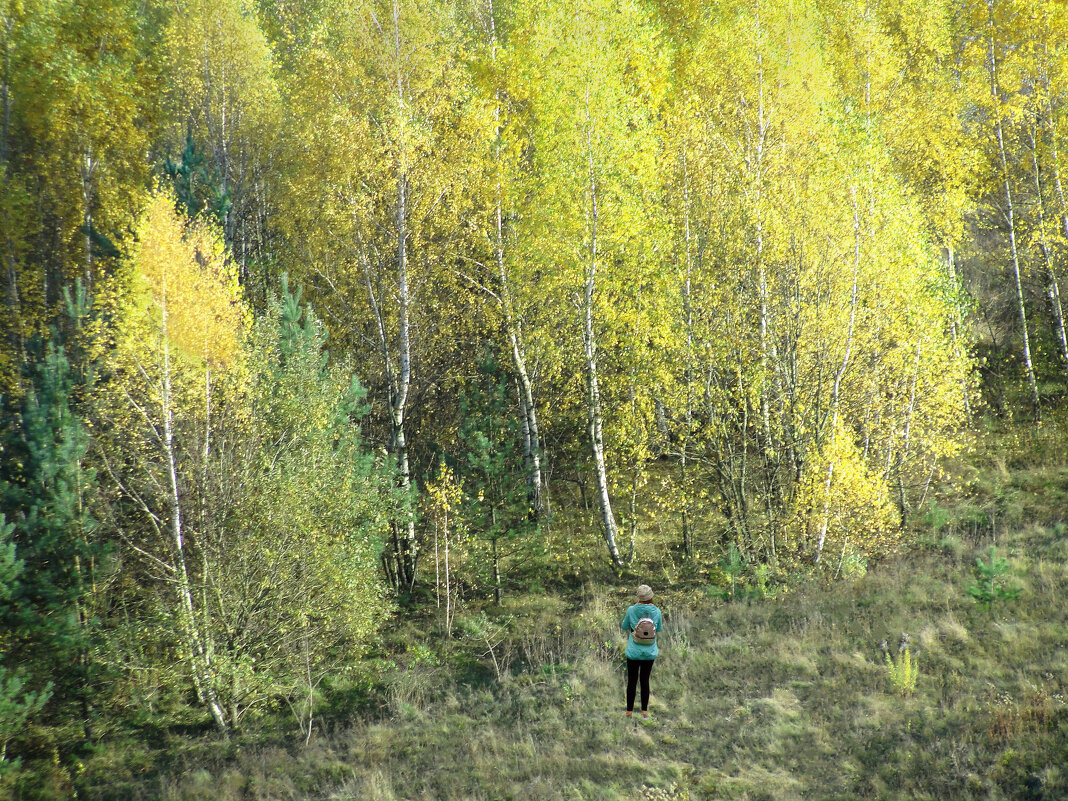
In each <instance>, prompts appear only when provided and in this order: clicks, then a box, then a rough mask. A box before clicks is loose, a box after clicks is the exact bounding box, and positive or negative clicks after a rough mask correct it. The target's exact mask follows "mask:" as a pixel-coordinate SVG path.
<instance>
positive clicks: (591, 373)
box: [582, 83, 623, 567]
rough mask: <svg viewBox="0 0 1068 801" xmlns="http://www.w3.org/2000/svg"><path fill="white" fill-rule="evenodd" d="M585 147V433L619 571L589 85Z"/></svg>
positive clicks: (606, 534) (608, 541)
mask: <svg viewBox="0 0 1068 801" xmlns="http://www.w3.org/2000/svg"><path fill="white" fill-rule="evenodd" d="M586 146H587V154H588V157H589V193H590V200H589V204H590V205H589V217H588V231H589V237H590V240H589V260H588V262H587V264H586V282H585V287H584V290H583V294H582V312H583V315H582V344H583V350H584V352H585V357H586V430H587V434H588V436H589V438H590V452H591V455H592V457H593V466H594V477H595V479H596V482H597V501H598V504H599V505H600V509H601V523H602V526H603V534H604V540H605V544H606V545H607V546H608V555H609V557H610V558H611V560H612V563H613V564H614V565H616V566H617V567H622V566H623V557H622V556H621V555H620V553H619V546H618V545H617V542H616V541H617V538H618V536H619V528H618V527H617V525H616V518H615V515H614V514H613V513H612V500H611V498H610V497H609V492H608V487H609V484H608V471H607V469H606V467H605V461H604V432H603V426H602V420H601V392H600V387H599V386H598V380H597V340H596V336H595V332H594V325H593V299H594V294H595V292H596V289H597V255H598V254H597V245H598V242H597V224H598V211H597V176H596V171H595V169H594V160H593V122H592V120H591V118H590V88H589V83H587V85H586Z"/></svg>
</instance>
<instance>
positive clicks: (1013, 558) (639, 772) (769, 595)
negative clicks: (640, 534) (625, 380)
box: [16, 420, 1068, 801]
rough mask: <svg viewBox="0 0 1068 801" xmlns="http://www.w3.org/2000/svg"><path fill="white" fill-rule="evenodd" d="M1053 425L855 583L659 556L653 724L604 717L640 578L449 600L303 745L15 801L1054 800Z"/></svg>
mask: <svg viewBox="0 0 1068 801" xmlns="http://www.w3.org/2000/svg"><path fill="white" fill-rule="evenodd" d="M1063 426H1064V423H1063V421H1057V420H1053V421H1047V422H1046V424H1045V425H1044V426H1043V427H1041V428H1035V427H1033V426H1026V427H1025V426H1015V425H1007V424H1004V423H1002V424H997V425H996V426H993V427H992V428H991V430H988V431H986V432H984V433H982V434H980V435H978V442H977V444H976V446H975V447H974V448H973V450H972V452H971V454H970V456H969V458H968V459H966V460H962V461H961V462H960V463H959V464H957V465H955V466H953V468H952V469H951V471H950V472H951V474H952V475H951V476H950V477H949V478H947V480H946V481H945V482H944V483H943V484H942V485H941V486H940V487H938V488H937V492H933V493H932V499H931V500H929V502H928V505H927V507H926V508H925V509H924V510H920V511H918V512H917V513H916V516H915V519H914V521H913V523H914V526H915V527H916V532H917V537H918V539H917V541H916V544H915V545H913V546H911V547H909V548H908V549H906V550H904V551H903V552H901V553H899V554H897V555H895V556H893V557H891V558H889V559H887V560H884V561H883V562H881V563H879V564H875V565H872V566H870V568H868V569H867V570H864V569H863V568H861V569H860V570H859V571H855V572H854V574H853V576H852V577H851V578H844V579H840V580H838V581H836V582H833V583H822V582H817V581H815V580H808V581H797V580H795V581H794V583H792V584H790V583H787V584H782V585H771V586H767V585H762V584H761V582H760V581H758V580H757V576H755V575H754V573H753V571H748V570H746V571H744V572H743V574H742V575H734V574H733V573H732V568H731V564H730V561H729V560H728V559H724V561H723V562H722V568H721V569H720V570H717V571H712V573H711V574H707V573H705V574H702V573H699V572H697V571H688V570H687V568H686V566H685V565H684V564H682V565H680V564H679V563H678V562H677V561H673V560H672V559H671V558H670V556H669V552H668V550H667V549H666V547H665V550H664V554H665V558H664V564H661V565H659V566H658V567H657V568H650V569H649V571H648V575H649V578H648V580H649V581H650V583H652V584H654V586H655V587H656V588H657V590H658V596H657V602H658V603H659V604H660V606H661V608H662V609H663V610H664V612H665V630H664V633H663V635H662V644H661V649H662V655H661V658H660V659H659V660H658V662H657V664H656V667H655V669H654V672H653V682H652V684H653V699H652V703H651V718H650V720H648V721H639V720H636V719H635V720H627V719H626V718H625V717H624V715H623V675H624V669H625V668H624V662H623V658H622V650H621V648H622V640H621V638H620V636H619V634H618V630H617V626H618V619H619V618H620V617H621V615H622V612H623V609H624V608H625V606H626V605H627V603H629V596H630V592H631V589H632V588H631V585H632V584H635V583H636V582H637V581H638V580H639V579H640V578H642V577H643V576H645V575H646V574H644V573H643V574H641V575H639V574H638V573H637V572H635V573H633V575H631V574H624V575H623V576H621V577H620V578H619V579H616V580H613V581H601V582H592V581H586V582H585V583H582V584H580V585H576V586H574V587H573V588H571V589H570V590H568V589H567V588H566V587H565V586H552V587H550V588H549V589H541V590H540V591H539V590H538V589H537V588H535V589H534V590H528V591H526V592H513V593H511V594H508V595H506V596H505V598H504V601H503V603H502V605H501V606H500V607H492V606H486V607H482V608H479V607H478V605H476V604H473V603H472V604H469V605H468V607H467V608H465V609H463V610H461V612H460V614H459V615H458V617H457V620H456V625H455V629H454V632H453V636H452V637H451V638H446V637H444V636H440V635H438V634H430V635H427V632H428V631H434V621H433V620H426V619H420V620H416V619H410V618H405V617H404V616H403V615H402V616H401V618H400V619H399V620H398V621H396V622H392V623H390V624H389V626H390V628H391V631H390V633H389V635H388V637H387V640H388V641H389V645H388V646H387V648H386V649H385V650H384V651H382V652H380V653H378V654H377V658H376V660H375V661H374V664H375V669H374V670H375V674H376V676H375V678H374V679H367V678H366V677H365V678H364V679H363V680H362V682H356V683H354V684H353V685H352V686H351V687H349V688H348V690H347V694H346V692H343V691H342V690H343V689H344V685H343V683H341V684H339V685H338V686H336V687H335V688H334V691H333V695H332V700H331V703H330V708H325V709H322V710H321V727H320V729H319V730H318V731H317V732H316V733H315V735H314V736H313V737H312V739H311V741H310V742H309V743H308V744H307V745H305V744H304V743H303V742H302V741H301V738H292V739H286V738H281V737H278V736H277V734H271V733H270V731H269V729H266V728H260V729H259V730H257V731H255V732H251V731H250V732H247V733H246V734H244V735H242V736H238V737H235V738H234V739H233V740H232V741H230V742H229V743H224V742H223V741H221V740H219V739H218V738H217V737H216V736H215V735H213V734H197V733H196V730H195V728H188V727H186V728H183V727H182V726H181V725H177V722H176V721H171V725H166V724H164V723H159V724H158V726H157V728H156V729H155V730H154V734H152V735H151V736H149V735H148V733H147V732H138V733H127V734H126V735H124V736H116V737H114V738H113V739H112V740H111V741H110V742H107V743H104V744H101V746H100V747H99V748H98V749H97V751H96V752H95V753H93V754H90V755H88V756H87V758H86V759H85V760H84V762H83V765H82V768H81V770H80V772H79V774H78V775H77V776H70V775H66V776H59V775H58V774H57V775H53V776H52V780H51V783H50V781H49V778H48V771H47V770H46V769H43V768H44V766H43V765H42V766H39V769H38V771H37V772H36V774H35V778H34V779H33V781H29V780H26V781H24V782H23V783H22V784H21V785H19V786H17V787H16V791H17V793H16V796H17V797H19V798H27V799H28V798H44V797H61V796H58V795H52V793H58V792H60V791H61V789H62V788H63V787H64V786H67V787H70V788H71V789H76V790H77V792H78V797H80V798H87V799H90V798H91V799H119V798H122V799H149V798H160V799H168V800H169V801H193V800H194V799H213V801H214V800H216V799H217V800H218V801H246V800H248V801H251V800H252V799H255V800H256V801H268V800H270V801H275V800H276V799H278V800H281V799H339V800H340V799H357V798H358V799H369V800H372V801H373V800H375V799H381V800H382V801H392V799H417V798H435V799H504V798H514V799H632V798H645V799H650V801H653V800H654V799H655V800H659V799H750V800H755V799H776V800H777V801H778V800H779V799H783V800H789V799H802V798H818V799H857V798H871V799H876V798H878V799H904V798H909V799H925V798H929V799H1052V798H1063V797H1066V796H1068V770H1066V769H1065V767H1064V766H1065V765H1068V702H1066V692H1068V691H1066V688H1065V681H1066V676H1068V607H1066V606H1065V604H1064V602H1063V599H1064V597H1065V595H1066V594H1068V522H1066V521H1065V519H1064V510H1065V509H1068V503H1066V500H1068V460H1066V459H1065V455H1064V452H1063V446H1062V443H1063V442H1064V432H1063V430H1062V428H1063ZM561 533H562V532H558V534H557V536H560V534H561ZM977 559H978V561H977ZM984 568H985V569H986V573H985V574H984V570H983V569H984ZM995 568H996V570H995ZM672 571H674V575H672ZM991 571H994V573H996V574H994V575H992V574H991ZM732 578H734V579H735V585H734V590H735V592H734V593H733V601H732V600H731V593H730V587H731V579H732ZM669 579H671V580H669ZM984 580H985V581H986V585H989V587H991V588H993V589H992V590H991V592H990V593H989V594H988V596H989V597H987V599H986V601H985V602H984V601H982V600H981V599H980V597H979V594H978V593H977V590H976V588H978V587H981V586H986V585H984V584H983V582H984ZM906 659H907V660H908V664H907V667H908V671H910V672H911V676H909V675H903V673H906V671H905V667H906V665H905V660H906ZM27 767H29V766H27ZM26 775H27V774H24V778H25V776H26Z"/></svg>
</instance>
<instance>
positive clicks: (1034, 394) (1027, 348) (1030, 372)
mask: <svg viewBox="0 0 1068 801" xmlns="http://www.w3.org/2000/svg"><path fill="white" fill-rule="evenodd" d="M987 41H988V46H989V54H988V55H989V60H988V63H987V70H988V73H989V77H990V93H991V95H992V96H993V99H994V116H995V120H996V122H995V133H996V135H997V142H998V154H999V156H1000V157H1001V179H1002V186H1003V189H1004V192H1005V207H1006V213H1005V217H1006V221H1007V222H1008V224H1009V247H1010V250H1011V252H1012V271H1013V277H1014V279H1015V283H1016V303H1017V310H1018V312H1019V315H1020V327H1021V328H1022V330H1023V356H1024V366H1025V367H1026V369H1027V385H1028V388H1029V389H1030V390H1031V406H1032V408H1033V409H1034V415H1035V420H1036V421H1038V420H1041V419H1042V408H1041V406H1040V404H1039V399H1038V382H1037V381H1036V380H1035V368H1034V363H1033V362H1032V359H1031V338H1030V336H1029V334H1028V330H1027V310H1026V308H1025V304H1024V294H1023V282H1022V281H1021V279H1020V257H1019V254H1018V252H1017V248H1016V219H1015V215H1014V211H1013V205H1012V186H1011V184H1010V181H1009V165H1008V160H1007V158H1006V155H1005V131H1004V126H1003V124H1002V118H1001V93H1000V92H999V91H998V83H997V54H996V50H995V42H994V14H993V8H991V11H990V36H989V38H988V40H987Z"/></svg>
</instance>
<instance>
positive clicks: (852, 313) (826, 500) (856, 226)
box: [815, 188, 860, 564]
mask: <svg viewBox="0 0 1068 801" xmlns="http://www.w3.org/2000/svg"><path fill="white" fill-rule="evenodd" d="M859 274H860V215H859V212H858V211H857V197H856V188H854V189H853V291H852V296H851V298H850V301H849V329H848V331H847V333H846V347H845V355H844V356H843V357H842V365H841V367H839V368H838V372H836V373H835V375H834V383H833V384H832V386H831V436H832V437H833V436H835V431H836V430H837V428H838V399H839V393H840V391H841V387H842V378H843V377H844V376H845V372H846V368H847V367H848V366H849V357H850V353H851V352H852V349H853V323H854V321H855V320H856V314H857V278H858V276H859ZM834 467H835V465H834V459H830V458H829V459H828V460H827V478H826V480H825V482H824V489H823V519H822V521H821V522H820V533H819V538H818V540H817V542H816V560H815V561H816V564H819V563H820V559H822V558H823V545H824V543H825V542H826V540H827V526H828V525H829V524H830V517H831V484H832V482H833V480H834Z"/></svg>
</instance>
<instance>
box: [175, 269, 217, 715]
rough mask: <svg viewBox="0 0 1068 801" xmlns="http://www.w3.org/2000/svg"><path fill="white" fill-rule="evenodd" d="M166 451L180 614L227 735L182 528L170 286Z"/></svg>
mask: <svg viewBox="0 0 1068 801" xmlns="http://www.w3.org/2000/svg"><path fill="white" fill-rule="evenodd" d="M162 326H163V331H162V333H163V386H162V389H163V392H162V401H163V404H162V405H163V410H162V411H163V450H164V455H165V457H166V459H167V476H168V479H169V489H170V498H169V505H170V507H171V509H170V528H171V539H172V544H173V546H174V559H175V566H176V571H175V572H176V575H177V584H178V595H179V598H178V602H179V617H180V619H181V620H182V623H183V628H184V629H185V638H186V646H187V647H188V649H189V655H190V659H191V662H192V668H193V684H194V687H195V688H196V691H197V697H198V698H199V699H200V701H201V703H203V704H204V705H205V706H206V707H207V708H208V711H209V712H210V713H211V716H212V719H213V720H214V721H215V725H216V727H217V728H218V729H219V731H220V732H222V733H223V734H224V735H228V734H229V725H228V723H227V719H226V713H225V712H224V711H223V708H222V705H221V704H220V703H219V700H218V697H217V695H216V692H215V683H214V677H213V676H212V667H211V659H210V654H209V651H208V649H207V648H206V644H205V639H206V632H201V631H198V627H197V618H196V611H195V609H194V605H193V590H192V583H191V582H190V579H189V570H188V566H187V563H186V554H185V536H184V532H183V530H182V504H181V496H180V494H179V491H178V464H177V457H176V454H175V449H174V425H173V415H174V413H173V409H172V405H171V364H170V344H169V343H168V341H167V299H166V289H164V298H163V318H162Z"/></svg>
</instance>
